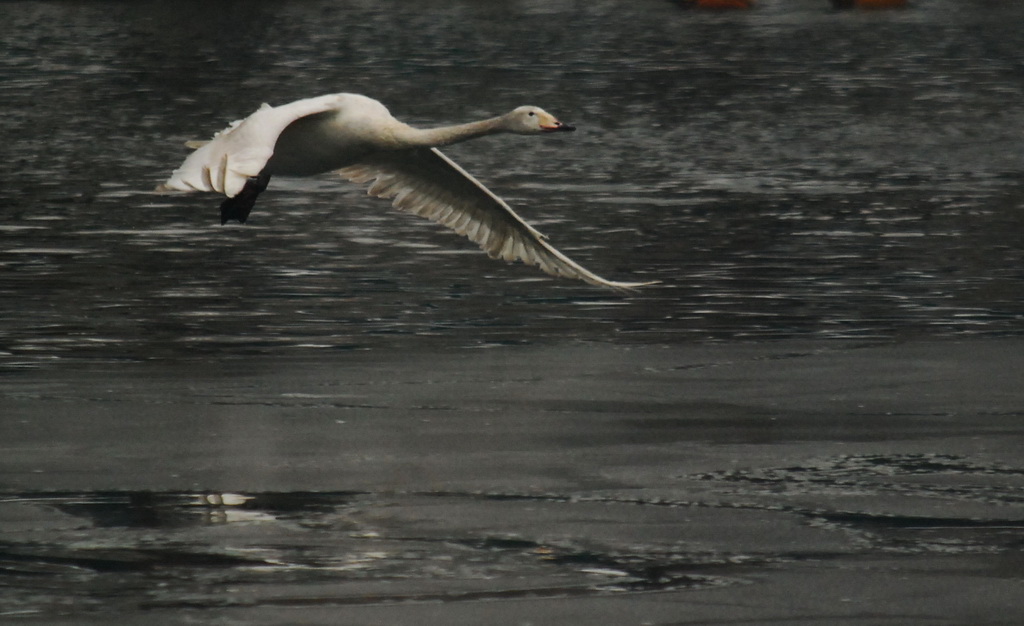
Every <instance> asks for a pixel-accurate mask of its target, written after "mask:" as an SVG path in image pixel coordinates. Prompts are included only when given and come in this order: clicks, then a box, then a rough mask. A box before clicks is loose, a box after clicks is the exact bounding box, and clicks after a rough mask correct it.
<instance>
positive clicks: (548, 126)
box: [505, 106, 576, 135]
mask: <svg viewBox="0 0 1024 626" xmlns="http://www.w3.org/2000/svg"><path fill="white" fill-rule="evenodd" d="M505 128H506V129H507V130H508V131H509V132H510V133H517V134H520V135H536V134H539V133H556V132H565V131H574V130H576V127H575V126H573V125H571V124H564V123H562V122H559V121H558V119H557V118H555V116H554V115H551V114H550V113H548V112H547V111H545V110H544V109H542V108H540V107H531V106H524V107H519V108H517V109H515V110H514V111H512V112H511V113H509V114H508V115H506V116H505Z"/></svg>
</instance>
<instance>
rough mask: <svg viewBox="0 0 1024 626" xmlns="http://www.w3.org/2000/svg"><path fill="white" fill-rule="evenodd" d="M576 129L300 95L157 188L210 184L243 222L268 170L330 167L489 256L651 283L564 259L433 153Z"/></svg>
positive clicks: (231, 134) (224, 135) (201, 147)
mask: <svg viewBox="0 0 1024 626" xmlns="http://www.w3.org/2000/svg"><path fill="white" fill-rule="evenodd" d="M572 130H575V128H574V127H573V126H570V125H568V124H563V123H562V122H559V121H558V120H557V119H555V118H554V117H553V116H552V115H550V114H549V113H547V112H545V111H543V110H542V109H539V108H537V107H531V106H522V107H519V108H517V109H515V110H513V111H511V112H510V113H507V114H505V115H502V116H499V117H495V118H491V119H487V120H483V121H480V122H471V123H469V124H459V125H455V126H446V127H442V128H431V129H419V128H413V127H411V126H408V125H406V124H403V123H402V122H399V121H398V120H396V119H395V118H394V117H392V116H391V114H390V113H389V112H388V110H387V108H386V107H385V106H384V105H383V104H381V103H380V102H378V101H376V100H374V99H372V98H368V97H366V96H361V95H358V94H349V93H340V94H331V95H326V96H320V97H317V98H308V99H305V100H298V101H296V102H292V103H290V104H285V105H282V106H278V107H272V106H270V105H267V104H264V105H263V106H262V107H260V109H259V110H257V111H256V112H255V113H253V114H252V115H250V116H249V117H247V118H245V119H244V120H239V121H237V122H234V123H233V124H231V125H230V126H229V127H228V128H226V129H225V130H223V131H221V132H219V133H217V134H216V135H214V138H213V139H212V140H211V141H209V142H205V143H200V142H189V144H187V145H189V146H190V147H198V149H197V150H196V151H195V152H193V153H192V154H191V155H189V157H188V158H187V159H185V162H184V163H183V164H182V165H181V167H179V168H178V169H176V170H175V171H174V173H173V174H172V175H171V177H170V178H169V179H168V180H167V182H165V183H163V184H162V185H160V187H159V188H158V189H160V190H165V191H166V190H178V191H215V192H219V193H223V194H224V195H226V196H227V197H228V199H227V200H225V201H224V202H223V203H222V204H221V223H222V224H223V223H226V222H227V221H228V220H232V219H235V220H238V221H239V222H245V220H246V219H247V218H248V216H249V212H250V211H251V210H252V207H253V205H254V203H255V202H256V198H257V196H258V195H259V194H260V192H262V191H263V190H264V189H265V188H266V186H267V184H268V183H269V181H270V177H271V176H272V175H282V176H311V175H314V174H320V173H323V172H329V171H333V170H336V171H338V173H339V174H341V175H342V176H343V177H345V178H347V179H348V180H350V181H353V182H356V183H372V184H370V187H369V193H370V194H371V195H373V196H377V197H379V198H394V203H393V204H394V206H395V207H396V208H398V209H399V210H401V211H406V212H409V213H414V214H416V215H420V216H422V217H425V218H428V219H431V220H433V221H435V222H438V223H440V224H443V225H445V226H447V227H449V228H451V229H452V230H454V231H455V232H457V233H459V234H460V235H464V236H466V237H468V238H469V239H470V240H472V241H474V242H476V243H477V244H479V245H480V247H481V248H482V249H483V250H484V251H485V252H487V254H488V255H489V256H491V257H492V258H499V257H500V258H502V259H505V260H507V261H515V260H520V261H523V262H524V263H527V264H534V265H537V266H538V267H540V269H542V270H544V271H545V272H547V273H548V274H551V275H553V276H563V277H567V278H577V279H580V280H583V281H586V282H587V283H590V284H593V285H599V286H602V287H610V288H613V289H627V290H628V289H635V288H636V287H640V286H643V285H649V284H652V283H646V282H617V281H610V280H605V279H604V278H601V277H600V276H598V275H597V274H594V273H593V272H591V271H589V270H587V269H586V268H584V267H583V266H581V265H579V264H578V263H576V262H574V261H572V260H571V259H569V257H567V256H565V255H564V254H562V253H561V252H559V251H558V250H556V249H555V248H554V247H553V246H552V245H550V244H549V243H547V241H545V237H544V236H543V235H542V234H540V233H539V232H537V230H536V229H534V228H533V227H532V226H530V225H529V224H527V223H526V222H525V221H523V219H522V218H520V217H519V216H518V215H516V213H515V212H514V211H513V210H512V209H511V207H509V206H508V205H507V204H506V203H505V202H504V201H502V200H501V198H499V197H498V196H496V195H494V194H493V193H491V192H490V191H489V190H488V189H487V188H486V187H484V186H483V185H482V184H481V183H480V182H479V181H477V180H476V179H475V178H473V177H472V176H470V175H469V174H468V173H467V172H466V171H465V170H463V169H462V168H461V167H459V166H458V165H456V164H455V163H454V162H453V161H451V160H450V159H448V157H446V156H444V155H443V154H441V152H440V151H439V150H438V149H437V148H436V146H445V145H449V144H453V143H457V142H460V141H465V140H467V139H473V138H475V137H481V136H483V135H491V134H495V133H516V134H522V135H531V134H541V133H551V132H562V131H572Z"/></svg>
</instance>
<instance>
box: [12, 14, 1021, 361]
mask: <svg viewBox="0 0 1024 626" xmlns="http://www.w3.org/2000/svg"><path fill="white" fill-rule="evenodd" d="M3 11H4V13H5V17H4V19H3V20H2V21H0V138H2V140H0V164H2V165H0V367H3V368H6V369H21V368H35V367H42V366H52V365H54V364H60V363H71V364H74V363H80V362H83V361H87V362H96V361H118V360H151V359H191V358H202V359H209V358H212V357H223V358H232V357H242V356H247V355H253V354H273V355H282V354H288V355H296V356H315V355H316V354H318V353H320V352H322V351H324V350H328V351H335V350H348V349H367V348H374V347H380V346H402V347H415V346H430V345H443V346H448V347H451V346H454V347H480V346H490V345H499V344H520V343H530V344H535V343H536V344H543V343H551V342H561V341H566V340H569V341H573V340H578V341H601V342H605V341H614V342H625V343H678V342H693V341H736V340H741V341H748V340H761V339H777V338H791V337H804V338H815V339H817V338H836V339H842V338H857V339H878V340H883V341H884V340H893V339H903V338H912V337H950V336H965V335H1019V334H1021V332H1022V330H1024V301H1022V300H1024V299H1022V295H1024V289H1022V284H1024V283H1022V279H1024V262H1022V260H1024V259H1022V257H1024V252H1022V251H1024V211H1022V208H1021V206H1022V203H1024V179H1022V176H1021V172H1022V171H1024V133H1022V132H1021V129H1022V128H1024V29H1022V28H1021V24H1024V5H1022V4H1021V3H1017V2H999V1H994V0H920V1H919V2H915V3H913V5H912V6H911V8H909V9H907V10H902V11H879V12H865V11H852V12H841V11H835V10H832V9H831V8H830V5H829V4H828V3H826V2H824V1H816V0H785V1H782V0H777V1H772V0H764V1H763V2H761V3H759V5H758V7H757V8H756V10H753V11H747V12H724V13H715V12H711V13H708V12H701V11H693V10H684V9H680V8H679V7H678V6H676V5H674V4H672V3H669V2H660V1H654V0H647V1H643V2H614V1H597V2H593V1H588V2H573V1H569V0H545V1H543V2H532V1H519V2H502V3H491V2H488V3H479V2H450V1H446V2H436V1H425V2H416V3H408V2H369V1H365V2H359V1H347V2H320V1H311V2H296V3H277V2H191V1H183V2H174V3H163V2H52V3H51V2H5V3H3ZM339 91H352V92H359V93H364V94H367V95H370V96H373V97H375V98H377V99H379V100H381V101H383V102H384V103H386V104H387V105H388V106H389V107H390V109H391V111H392V113H394V114H395V115H396V116H397V117H399V118H400V119H403V120H405V121H408V122H411V123H415V124H422V125H430V124H438V123H454V122H461V121H466V120H471V119H476V118H481V117H486V116H490V115H492V114H494V113H497V112H501V111H504V110H507V109H509V108H511V107H513V106H516V105H519V104H524V103H530V104H535V105H539V106H542V107H544V108H546V109H548V110H549V111H551V112H553V113H555V114H556V115H558V116H559V117H561V118H563V119H566V120H569V121H571V122H573V123H575V124H576V125H577V126H578V127H579V131H578V132H576V133H574V134H572V135H565V136H558V137H542V138H535V137H512V136H502V137H491V138H486V139H482V140H477V141H474V142H469V143H466V144H463V145H460V146H456V147H453V148H451V149H449V150H448V154H449V155H450V156H452V157H453V158H454V159H455V160H456V161H458V162H459V163H460V164H461V165H462V166H463V167H465V168H466V169H467V170H469V171H470V172H472V173H474V174H475V175H476V176H477V177H479V178H480V179H481V180H482V181H483V182H485V184H487V185H489V186H490V187H491V188H492V189H493V190H494V191H495V192H496V193H498V194H499V195H501V196H503V197H504V198H505V199H506V200H508V201H509V202H510V204H511V205H512V206H513V207H515V208H516V209H517V210H518V211H519V212H520V214H521V215H523V216H524V217H525V218H526V219H528V220H529V221H531V223H533V224H534V225H536V226H537V227H538V228H540V229H541V230H542V231H544V232H545V233H546V234H548V235H549V236H550V237H551V240H552V242H553V243H555V245H556V246H558V247H560V248H561V249H562V250H563V251H565V252H566V253H568V254H570V255H571V256H573V257H574V258H575V259H576V260H578V261H580V262H581V263H583V264H584V265H586V266H587V267H589V268H590V269H592V270H594V271H596V272H598V273H599V274H602V275H604V276H607V277H609V278H615V279H624V280H629V279H639V280H660V281H662V284H661V285H659V286H657V287H654V288H649V289H645V290H644V291H643V292H642V293H640V294H639V295H632V296H622V295H619V294H615V293H610V292H605V291H602V290H599V289H595V288H592V287H589V286H586V285H583V284H577V283H574V282H571V281H565V280H552V279H548V278H547V277H545V276H544V275H543V274H541V273H540V272H538V271H537V270H535V269H533V268H527V267H524V266H522V265H505V264H503V263H500V262H495V261H492V260H489V259H487V258H486V256H485V255H483V254H482V253H480V252H479V251H478V250H477V249H476V247H475V245H473V244H471V243H469V242H467V241H465V240H463V239H461V238H459V237H457V236H455V235H452V234H451V233H449V232H447V231H445V230H444V229H442V228H440V227H438V226H436V225H434V224H431V223H429V222H426V221H422V220H419V219H417V218H413V217H410V216H407V215H402V214H399V213H397V212H395V211H393V210H391V209H390V208H389V207H388V205H387V203H385V202H383V201H380V200H376V199H373V198H370V197H367V196H366V195H365V194H364V192H363V190H362V189H360V188H358V187H356V186H354V185H350V184H348V183H345V182H342V181H337V180H335V179H334V178H333V177H332V176H330V175H327V176H323V177H319V178H315V179H292V180H283V179H279V180H275V181H274V184H273V185H272V188H271V189H270V190H269V191H268V192H267V193H266V194H265V195H264V196H263V197H261V198H260V203H259V205H258V206H257V209H256V211H255V212H254V214H253V216H252V218H251V219H250V222H249V223H248V224H247V225H245V226H237V225H236V226H226V227H221V226H220V225H218V223H217V218H218V212H217V205H218V203H219V200H218V199H217V198H216V197H215V196H213V195H198V194H197V195H182V196H165V195H157V194H154V193H152V192H151V190H152V189H153V188H154V187H155V186H156V185H157V184H158V183H159V182H161V181H162V180H164V179H165V178H166V176H167V175H168V174H169V173H170V171H171V170H172V169H174V168H175V167H177V166H178V165H179V164H180V162H181V160H182V159H183V158H184V157H185V156H186V154H187V152H188V150H187V149H186V148H184V147H183V142H185V141H186V140H189V139H203V138H207V137H209V136H210V135H211V134H212V133H213V132H214V131H217V130H219V129H221V128H223V127H224V126H225V125H226V124H227V122H230V121H231V120H234V119H237V118H240V117H244V116H245V115H247V114H248V113H250V112H252V111H253V110H254V109H255V108H256V107H257V106H258V105H259V104H260V103H262V102H270V103H273V104H281V103H285V102H289V101H291V100H294V99H298V98H302V97H309V96H313V95H319V94H324V93H332V92H339Z"/></svg>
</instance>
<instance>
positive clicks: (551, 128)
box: [541, 120, 576, 133]
mask: <svg viewBox="0 0 1024 626" xmlns="http://www.w3.org/2000/svg"><path fill="white" fill-rule="evenodd" d="M541 129H542V130H543V131H544V132H546V133H557V132H569V133H571V132H572V131H574V130H576V127H575V126H573V125H572V124H565V123H563V122H559V121H558V120H555V121H554V122H552V123H551V124H541Z"/></svg>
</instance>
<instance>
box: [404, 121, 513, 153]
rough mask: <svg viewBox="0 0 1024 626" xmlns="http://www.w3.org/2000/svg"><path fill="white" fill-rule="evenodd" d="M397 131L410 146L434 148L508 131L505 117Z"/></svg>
mask: <svg viewBox="0 0 1024 626" xmlns="http://www.w3.org/2000/svg"><path fill="white" fill-rule="evenodd" d="M403 126H404V128H403V129H402V130H401V131H400V132H399V133H396V135H397V138H398V139H399V141H401V142H402V143H404V144H407V145H409V146H418V147H423V148H432V147H434V146H448V145H451V144H453V143H459V142H460V141H466V140H469V139H475V138H477V137H483V136H484V135H493V134H495V133H503V132H507V130H506V129H505V126H504V118H502V117H493V118H491V119H487V120H482V121H479V122H469V123H468V124H456V125H454V126H441V127H439V128H413V127H412V126H405V125H404V124H403Z"/></svg>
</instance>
